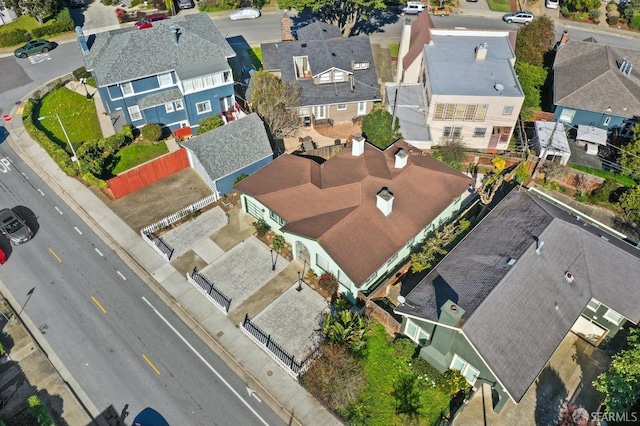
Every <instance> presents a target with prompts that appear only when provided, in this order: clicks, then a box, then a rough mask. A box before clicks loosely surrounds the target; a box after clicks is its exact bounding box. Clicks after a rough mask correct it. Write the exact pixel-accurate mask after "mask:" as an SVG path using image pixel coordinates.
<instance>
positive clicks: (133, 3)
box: [131, 0, 140, 7]
mask: <svg viewBox="0 0 640 426" xmlns="http://www.w3.org/2000/svg"><path fill="white" fill-rule="evenodd" d="M139 4H140V0H131V7H136V6H137V5H139Z"/></svg>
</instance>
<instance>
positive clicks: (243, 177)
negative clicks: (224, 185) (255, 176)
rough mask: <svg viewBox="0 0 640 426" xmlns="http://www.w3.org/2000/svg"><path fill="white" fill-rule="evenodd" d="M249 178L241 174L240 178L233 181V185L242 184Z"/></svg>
mask: <svg viewBox="0 0 640 426" xmlns="http://www.w3.org/2000/svg"><path fill="white" fill-rule="evenodd" d="M248 177H249V176H247V175H246V174H244V173H243V174H241V175H240V176H238V177H237V178H236V180H234V181H233V184H234V185H235V184H236V183H240V182H242V181H243V180H245V179H246V178H248Z"/></svg>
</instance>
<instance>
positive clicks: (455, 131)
mask: <svg viewBox="0 0 640 426" xmlns="http://www.w3.org/2000/svg"><path fill="white" fill-rule="evenodd" d="M461 134H462V127H454V128H453V138H454V139H457V138H459V137H460V135H461Z"/></svg>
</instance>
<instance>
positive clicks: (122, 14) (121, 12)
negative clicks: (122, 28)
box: [116, 8, 127, 23]
mask: <svg viewBox="0 0 640 426" xmlns="http://www.w3.org/2000/svg"><path fill="white" fill-rule="evenodd" d="M125 16H127V12H125V10H124V9H120V8H117V9H116V18H118V21H120V22H121V23H122V22H123V21H124V18H125Z"/></svg>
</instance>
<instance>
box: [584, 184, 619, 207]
mask: <svg viewBox="0 0 640 426" xmlns="http://www.w3.org/2000/svg"><path fill="white" fill-rule="evenodd" d="M618 186H619V185H618V182H616V181H615V180H614V179H611V178H607V179H605V181H604V182H602V185H600V186H599V187H598V188H596V189H594V190H593V192H592V193H591V196H590V197H589V201H590V202H591V203H593V204H598V203H608V202H609V199H610V198H611V194H612V193H613V191H615V190H616V189H617V188H618Z"/></svg>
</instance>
